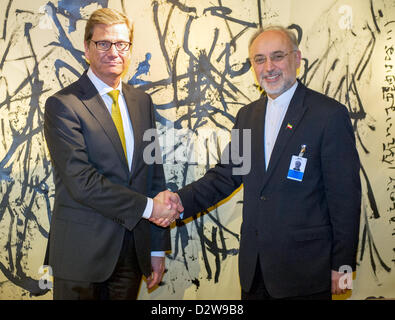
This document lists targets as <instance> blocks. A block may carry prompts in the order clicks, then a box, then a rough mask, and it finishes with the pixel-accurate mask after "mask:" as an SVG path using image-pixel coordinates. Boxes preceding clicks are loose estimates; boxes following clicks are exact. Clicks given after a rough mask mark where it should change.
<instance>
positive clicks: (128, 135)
mask: <svg viewBox="0 0 395 320" xmlns="http://www.w3.org/2000/svg"><path fill="white" fill-rule="evenodd" d="M87 76H88V78H89V79H90V80H91V81H92V83H93V85H94V86H95V88H96V89H97V91H98V92H99V94H100V97H101V98H102V99H103V101H104V104H105V105H106V107H107V109H108V112H109V113H110V115H111V108H112V103H113V100H112V98H111V97H110V96H109V95H108V94H107V93H109V92H110V91H112V90H114V88H112V87H110V86H109V85H107V84H106V83H104V82H103V81H102V80H100V79H99V78H98V77H97V76H96V75H95V74H94V73H93V71H92V69H91V68H89V70H88V72H87ZM117 90H119V98H118V104H119V109H120V111H121V117H122V124H123V131H124V134H125V144H126V153H127V160H128V167H129V170H132V159H133V151H134V135H133V127H132V121H131V120H130V117H129V112H128V109H127V106H126V101H125V97H124V95H123V92H122V81H120V82H119V85H118V88H117ZM147 200H148V201H147V205H146V207H145V210H144V212H143V218H145V219H149V218H150V217H151V214H152V209H153V207H154V203H153V200H152V199H151V198H149V197H147ZM156 253H159V255H160V256H164V252H163V254H162V251H153V252H151V255H157V254H156Z"/></svg>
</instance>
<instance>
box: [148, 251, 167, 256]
mask: <svg viewBox="0 0 395 320" xmlns="http://www.w3.org/2000/svg"><path fill="white" fill-rule="evenodd" d="M164 256H165V252H164V251H151V257H164Z"/></svg>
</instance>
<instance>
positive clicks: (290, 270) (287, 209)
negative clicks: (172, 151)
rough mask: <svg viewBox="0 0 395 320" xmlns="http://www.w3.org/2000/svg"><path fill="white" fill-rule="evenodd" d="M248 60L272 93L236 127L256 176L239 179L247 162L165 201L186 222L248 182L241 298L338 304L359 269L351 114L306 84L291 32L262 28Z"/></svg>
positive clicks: (219, 168)
mask: <svg viewBox="0 0 395 320" xmlns="http://www.w3.org/2000/svg"><path fill="white" fill-rule="evenodd" d="M249 57H250V60H251V64H252V67H253V69H254V72H255V75H256V79H257V80H258V81H259V84H260V86H261V87H262V88H264V90H265V92H266V94H267V96H264V97H262V98H261V99H259V100H257V101H254V102H252V103H251V104H249V105H247V106H245V107H244V108H242V109H241V110H240V111H239V113H238V115H237V117H236V122H235V125H234V129H238V130H241V129H243V130H245V129H247V130H250V131H251V141H249V143H250V144H251V145H252V146H253V149H252V152H251V154H250V155H249V156H250V160H251V170H250V171H249V172H248V173H247V174H244V175H236V174H235V172H234V169H235V168H238V167H240V166H241V164H239V162H238V161H237V162H236V161H234V162H232V161H230V163H225V162H223V163H219V164H217V165H216V166H215V167H214V168H213V169H211V170H209V171H208V172H207V173H206V174H205V175H204V176H203V177H202V178H201V179H199V180H198V181H195V182H193V183H191V184H190V185H187V186H186V187H184V188H182V189H181V190H179V191H178V192H177V194H172V193H170V192H169V191H166V192H164V193H161V194H160V197H161V198H162V199H163V200H164V201H165V202H167V203H170V201H171V202H173V206H174V207H175V205H177V206H178V210H179V211H180V212H181V211H184V213H183V218H187V217H189V216H192V215H194V214H196V213H198V212H201V211H203V210H204V209H206V208H209V207H211V206H212V205H214V204H216V203H217V202H219V201H220V200H222V199H224V198H226V197H227V196H229V195H230V194H231V193H232V192H233V191H234V190H235V189H236V188H238V187H239V186H240V185H241V184H243V185H244V189H243V191H244V205H243V223H242V226H241V240H240V251H239V274H240V282H241V287H242V299H273V298H276V299H278V298H280V299H281V298H288V299H331V294H340V293H344V292H345V290H347V289H349V288H350V278H351V277H350V276H351V275H350V274H348V275H345V274H343V270H349V271H351V270H352V269H355V266H356V261H355V260H356V259H355V258H356V251H357V245H358V233H359V221H360V205H361V185H360V177H359V168H360V164H359V157H358V153H357V150H356V146H355V137H354V132H353V128H352V126H351V121H350V118H349V114H348V112H347V109H346V108H345V107H344V106H343V105H341V104H340V103H338V102H337V101H335V100H333V99H331V98H329V97H326V96H324V95H322V94H320V93H318V92H315V91H313V90H310V89H308V88H306V87H305V86H304V85H303V84H302V83H300V82H299V81H297V79H296V74H297V69H298V68H299V67H300V63H301V53H300V51H299V49H298V43H297V40H296V37H295V35H294V34H293V33H292V31H291V30H288V29H286V28H282V27H269V28H267V29H262V30H259V31H258V32H257V33H256V34H255V35H254V36H253V37H252V39H251V41H250V46H249ZM241 136H242V135H241V134H240V135H239V137H240V138H239V139H238V140H236V141H233V140H232V141H231V143H230V144H229V145H228V147H227V148H226V149H225V151H224V153H223V157H224V155H228V153H229V151H230V150H232V148H233V147H235V144H236V145H237V146H236V148H235V150H237V149H238V147H239V148H240V150H241V153H242V152H243V149H246V150H250V149H249V148H246V147H245V145H243V139H242V138H241ZM247 156H248V155H247ZM245 157H246V155H245V154H244V158H245ZM225 158H226V159H228V158H229V157H228V156H225ZM296 161H299V162H300V166H299V167H298V168H299V170H294V169H293V168H295V164H296ZM152 221H154V219H152ZM155 222H156V223H158V224H160V225H167V224H168V223H169V221H166V219H159V220H155Z"/></svg>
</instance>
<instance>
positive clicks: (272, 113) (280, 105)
mask: <svg viewBox="0 0 395 320" xmlns="http://www.w3.org/2000/svg"><path fill="white" fill-rule="evenodd" d="M297 86H298V82H297V81H295V83H294V84H293V86H292V87H291V88H289V89H288V90H287V91H285V92H284V93H282V94H281V95H280V96H278V97H277V98H276V99H271V98H270V97H269V96H268V101H267V107H266V116H265V166H266V169H267V167H268V165H269V161H270V156H271V155H272V151H273V148H274V144H275V143H276V139H277V136H278V132H279V131H280V127H281V124H282V122H283V120H284V117H285V114H286V113H287V110H288V106H289V103H290V102H291V99H292V97H293V95H294V93H295V90H296V87H297Z"/></svg>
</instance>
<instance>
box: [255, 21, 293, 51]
mask: <svg viewBox="0 0 395 320" xmlns="http://www.w3.org/2000/svg"><path fill="white" fill-rule="evenodd" d="M271 30H277V31H281V32H283V33H284V34H285V35H286V36H287V37H288V39H289V41H290V42H291V44H292V47H293V49H294V50H299V44H298V39H297V38H296V35H295V33H294V32H293V31H291V30H290V29H288V28H285V27H283V26H280V25H269V26H266V27H260V28H259V29H258V30H257V31H255V33H254V34H253V35H252V37H251V39H250V41H249V43H248V51H249V50H250V48H251V45H252V43H253V42H254V40H255V39H256V38H258V36H259V35H260V34H262V33H264V32H266V31H271Z"/></svg>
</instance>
